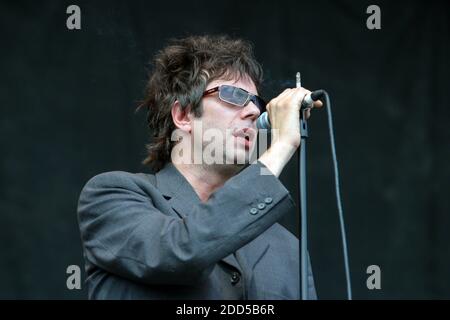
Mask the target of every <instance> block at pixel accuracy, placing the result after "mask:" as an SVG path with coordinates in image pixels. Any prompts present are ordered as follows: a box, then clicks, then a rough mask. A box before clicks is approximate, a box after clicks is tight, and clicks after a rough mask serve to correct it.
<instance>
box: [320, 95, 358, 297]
mask: <svg viewBox="0 0 450 320" xmlns="http://www.w3.org/2000/svg"><path fill="white" fill-rule="evenodd" d="M322 91H323V93H322V95H323V96H324V97H325V105H326V107H327V116H328V130H329V133H330V144H331V155H332V157H333V168H334V184H335V191H336V203H337V207H338V212H339V224H340V227H341V237H342V250H343V256H344V266H345V279H346V283H347V298H348V300H352V285H351V279H350V266H349V263H348V250H347V239H346V233H345V224H344V210H343V209H342V201H341V191H340V187H339V169H338V162H337V157H336V145H335V143H334V130H333V117H332V114H331V102H330V97H329V96H328V93H327V92H326V91H324V90H322Z"/></svg>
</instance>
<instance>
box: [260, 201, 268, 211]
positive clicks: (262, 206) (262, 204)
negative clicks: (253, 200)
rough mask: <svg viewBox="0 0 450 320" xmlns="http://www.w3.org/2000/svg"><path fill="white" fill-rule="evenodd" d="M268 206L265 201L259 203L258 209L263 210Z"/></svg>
mask: <svg viewBox="0 0 450 320" xmlns="http://www.w3.org/2000/svg"><path fill="white" fill-rule="evenodd" d="M265 207H266V205H265V204H264V203H262V202H261V203H258V209H259V210H262V209H264V208H265Z"/></svg>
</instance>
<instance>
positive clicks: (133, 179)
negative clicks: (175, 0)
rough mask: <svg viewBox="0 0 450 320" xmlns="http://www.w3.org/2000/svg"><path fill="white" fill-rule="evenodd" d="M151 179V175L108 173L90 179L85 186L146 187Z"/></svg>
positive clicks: (152, 176) (122, 172)
mask: <svg viewBox="0 0 450 320" xmlns="http://www.w3.org/2000/svg"><path fill="white" fill-rule="evenodd" d="M153 179H154V175H153V174H146V173H131V172H125V171H109V172H103V173H100V174H97V175H96V176H94V177H92V178H91V179H89V180H88V182H87V183H86V185H85V186H97V187H101V186H122V185H148V184H151V183H152V180H153Z"/></svg>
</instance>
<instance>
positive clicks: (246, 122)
mask: <svg viewBox="0 0 450 320" xmlns="http://www.w3.org/2000/svg"><path fill="white" fill-rule="evenodd" d="M224 84H226V85H232V86H235V87H239V88H242V89H244V90H246V91H248V92H250V93H252V94H255V95H257V94H258V92H257V90H256V87H255V84H254V83H253V81H252V80H251V79H250V78H248V77H242V78H240V79H238V78H234V79H232V80H220V79H218V80H214V81H212V82H211V83H209V84H208V86H207V87H206V90H208V89H211V88H214V87H217V86H220V85H224ZM202 103H203V115H202V117H201V118H200V119H201V124H202V127H203V130H202V131H203V142H202V146H203V148H202V149H203V158H204V159H205V157H206V156H209V157H210V159H211V158H214V160H215V161H214V163H217V162H221V163H220V164H230V165H232V164H236V165H244V164H247V163H248V162H249V159H250V155H251V154H252V152H254V151H255V145H256V143H255V141H256V132H257V131H256V120H257V119H258V116H259V115H260V111H259V109H258V107H257V106H255V105H254V104H253V102H250V103H249V104H247V105H246V106H245V107H238V106H235V105H232V104H230V103H227V102H224V101H222V100H221V99H220V98H219V92H216V93H214V94H210V95H207V96H205V97H204V98H203V99H202ZM206 132H209V133H207V134H205V133H206ZM211 133H212V135H213V136H214V138H213V139H214V140H216V139H219V140H222V141H220V142H219V141H214V142H213V139H212V138H211ZM195 134H196V137H198V134H199V131H197V132H195ZM246 136H247V137H246ZM218 145H221V146H222V147H221V148H217V146H218ZM208 146H209V147H208ZM212 146H215V147H216V148H214V149H215V150H214V152H212V151H211V149H212V148H211V147H212ZM217 153H219V154H220V153H221V154H220V155H218V154H217ZM211 154H212V155H213V157H212V156H211Z"/></svg>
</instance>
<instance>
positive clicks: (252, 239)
mask: <svg viewBox="0 0 450 320" xmlns="http://www.w3.org/2000/svg"><path fill="white" fill-rule="evenodd" d="M263 168H265V167H264V165H263V164H262V163H260V162H257V163H255V164H252V165H250V166H248V167H246V168H245V169H243V170H242V171H241V172H240V173H239V174H237V175H236V176H234V177H232V178H231V179H229V180H228V181H227V182H226V183H225V184H224V186H223V187H222V188H220V189H219V190H217V191H216V192H214V193H213V194H212V195H211V197H210V198H209V200H208V201H207V202H206V203H202V202H201V201H200V199H199V197H198V196H197V194H196V193H195V191H194V189H193V188H192V186H191V185H190V184H189V182H188V181H187V180H186V179H185V178H184V176H183V175H182V174H181V173H180V172H179V171H178V170H177V169H176V167H175V166H174V165H173V164H172V163H168V164H167V165H166V166H165V167H164V168H163V169H162V170H161V171H159V172H158V173H156V174H155V175H151V174H143V173H139V174H132V173H127V172H121V171H115V172H107V173H102V174H99V175H97V176H95V177H94V178H92V179H91V180H89V182H88V183H87V184H86V185H85V187H84V188H83V190H82V192H81V195H80V199H79V203H78V221H79V226H80V232H81V239H82V244H83V250H84V257H85V262H86V263H85V268H86V274H87V279H86V283H87V285H88V292H89V298H90V299H298V298H299V294H300V293H299V291H300V290H299V258H298V246H299V241H298V240H297V238H296V237H295V236H294V235H292V234H291V233H290V232H289V231H287V230H286V229H285V228H283V227H282V226H281V225H279V224H278V223H276V222H277V220H279V219H280V218H281V217H282V216H283V215H284V214H286V213H288V212H289V213H290V214H293V213H294V211H295V204H294V202H293V201H292V199H291V197H290V195H289V192H288V190H287V189H286V188H285V187H284V186H283V184H282V183H281V182H280V181H279V179H278V178H277V177H275V176H273V175H261V169H263ZM308 287H309V296H310V297H312V298H316V292H315V288H314V281H313V277H312V272H311V268H310V266H309V277H308Z"/></svg>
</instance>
